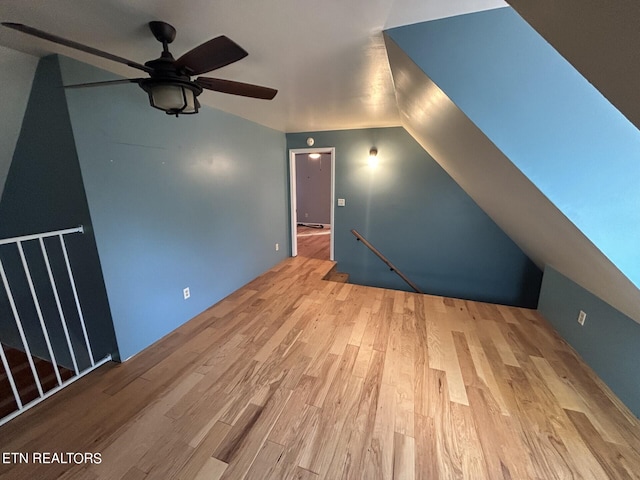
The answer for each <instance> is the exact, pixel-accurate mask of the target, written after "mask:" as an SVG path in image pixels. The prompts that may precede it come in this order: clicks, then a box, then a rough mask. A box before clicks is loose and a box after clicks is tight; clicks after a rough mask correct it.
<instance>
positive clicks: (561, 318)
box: [538, 266, 640, 416]
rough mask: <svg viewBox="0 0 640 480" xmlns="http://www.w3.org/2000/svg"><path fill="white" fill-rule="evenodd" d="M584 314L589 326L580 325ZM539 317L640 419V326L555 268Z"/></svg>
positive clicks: (547, 277) (549, 271) (547, 274)
mask: <svg viewBox="0 0 640 480" xmlns="http://www.w3.org/2000/svg"><path fill="white" fill-rule="evenodd" d="M581 310H582V311H583V312H585V313H586V314H587V317H586V320H585V322H584V326H581V325H580V324H579V323H578V321H577V319H578V314H579V313H580V311H581ZM538 311H539V312H540V313H541V314H542V315H543V316H544V317H545V318H546V319H547V320H548V321H549V323H551V325H553V327H554V328H555V329H556V330H557V331H558V332H559V333H560V335H562V337H563V338H564V339H565V340H566V341H567V342H568V343H569V344H570V345H571V346H572V347H573V348H574V349H575V350H576V351H577V352H578V353H579V354H580V356H582V358H583V359H584V360H585V362H586V363H587V364H588V365H589V366H590V367H591V368H593V370H595V372H596V373H597V374H598V375H599V376H600V377H601V378H602V379H603V380H604V381H605V382H606V383H607V385H609V387H610V388H611V389H612V390H613V391H614V392H615V393H616V395H618V397H619V398H620V399H621V400H622V401H623V402H624V403H625V404H626V405H627V406H628V407H629V408H630V409H631V411H632V412H633V413H634V414H635V415H636V416H640V373H639V372H638V353H637V352H638V345H640V325H639V324H638V323H636V322H635V321H634V320H632V319H631V318H629V317H627V316H626V315H624V314H622V313H621V312H620V311H618V310H616V309H615V308H613V307H612V306H611V305H609V304H607V303H606V302H604V301H603V300H601V299H600V298H598V297H597V296H595V295H593V294H592V293H590V292H589V291H587V290H586V289H584V288H582V287H581V286H580V285H578V284H576V283H575V282H573V281H572V280H570V279H569V278H567V277H565V276H564V275H562V274H561V273H559V272H558V271H556V270H555V269H554V268H553V267H551V266H547V267H546V268H545V270H544V276H543V279H542V288H541V291H540V300H539V303H538Z"/></svg>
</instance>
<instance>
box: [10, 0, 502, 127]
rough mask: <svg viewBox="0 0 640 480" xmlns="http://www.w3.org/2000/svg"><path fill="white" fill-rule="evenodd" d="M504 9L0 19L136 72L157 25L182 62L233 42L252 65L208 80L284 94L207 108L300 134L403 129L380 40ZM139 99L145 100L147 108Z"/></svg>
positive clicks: (168, 12)
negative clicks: (215, 41)
mask: <svg viewBox="0 0 640 480" xmlns="http://www.w3.org/2000/svg"><path fill="white" fill-rule="evenodd" d="M503 6H506V3H504V1H503V0H447V1H443V0H349V1H338V0H333V1H327V2H320V1H317V0H275V1H269V2H265V1H260V0H219V1H211V0H191V1H189V2H178V1H176V0H136V1H135V2H131V1H128V0H47V1H46V2H43V1H42V0H2V2H0V20H1V21H9V22H19V23H24V24H27V25H29V26H32V27H35V28H38V29H40V30H44V31H47V32H49V33H53V34H55V35H59V36H62V37H65V38H68V39H70V40H74V41H77V42H81V43H84V44H86V45H89V46H92V47H95V48H98V49H100V50H104V51H108V52H110V53H113V54H116V55H119V56H122V57H125V58H129V59H131V60H134V61H136V62H139V63H144V62H145V61H147V60H151V59H153V58H157V57H158V56H159V54H160V51H161V46H160V44H159V43H158V42H157V41H156V40H155V39H154V38H153V36H152V35H151V33H150V32H149V30H148V29H147V26H146V24H147V22H149V21H150V20H163V21H166V22H169V23H171V24H172V25H173V26H174V27H176V29H177V31H178V35H177V37H176V40H175V42H174V43H173V44H172V45H171V47H170V49H171V51H172V53H173V54H174V56H175V57H176V58H177V57H178V56H180V55H182V54H183V53H184V52H186V51H187V50H189V49H191V48H193V47H195V46H197V45H199V44H200V43H202V42H204V41H206V40H209V39H210V38H213V37H216V36H218V35H221V34H224V35H227V36H228V37H230V38H231V39H233V40H234V41H235V42H237V43H238V44H240V45H241V46H242V47H243V48H245V50H247V51H248V52H249V56H248V57H247V58H245V59H243V60H242V61H240V62H237V63H235V64H233V65H229V66H227V67H224V68H222V69H220V70H217V71H215V72H212V73H211V74H208V75H210V76H214V77H220V78H229V79H233V80H238V81H243V82H249V83H256V84H260V85H265V86H269V87H273V88H277V89H278V90H279V93H278V95H277V96H276V98H275V99H274V100H273V101H271V102H268V101H263V100H255V99H246V98H241V97H236V96H231V95H224V94H220V93H215V92H205V93H203V94H202V95H201V97H200V100H201V102H202V103H203V104H206V105H209V106H212V107H215V108H219V109H221V110H224V111H227V112H230V113H234V114H236V115H239V116H241V117H244V118H247V119H249V120H253V121H255V122H258V123H261V124H263V125H267V126H269V127H271V128H274V129H277V130H280V131H284V132H300V131H313V130H334V129H336V130H337V129H347V128H364V127H383V126H397V125H400V123H401V122H400V117H399V114H398V109H397V106H396V98H395V94H394V90H393V83H392V79H391V73H390V70H389V63H388V60H387V54H386V50H385V46H384V41H383V38H382V33H381V32H382V31H383V30H384V29H387V28H392V27H395V26H399V25H406V24H412V23H418V22H422V21H426V20H432V19H436V18H444V17H449V16H454V15H459V14H463V13H469V12H473V11H480V10H488V9H492V8H498V7H503ZM0 45H4V46H7V47H9V48H12V49H15V50H19V51H23V52H25V53H29V54H32V55H36V56H43V55H46V54H50V53H61V54H64V55H66V56H69V57H72V58H76V59H78V60H81V61H84V62H86V63H91V64H93V65H96V66H98V67H101V68H104V69H105V70H109V71H111V72H114V73H117V74H119V75H122V76H128V77H137V76H138V74H139V73H140V72H139V71H137V70H134V69H131V68H129V67H126V66H124V65H120V64H116V63H113V62H110V61H108V60H103V59H101V58H98V57H93V56H91V55H88V54H83V53H81V52H77V51H75V50H72V49H69V48H65V47H61V46H58V45H54V44H51V43H50V42H46V41H44V40H39V39H35V38H31V37H29V36H27V35H24V34H22V33H19V32H15V31H13V30H9V29H6V28H0ZM103 88H109V87H103ZM127 88H137V87H136V86H135V85H131V86H130V87H127ZM140 93H141V95H140V99H141V100H140V101H146V97H145V96H144V93H143V92H140Z"/></svg>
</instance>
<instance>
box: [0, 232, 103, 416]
mask: <svg viewBox="0 0 640 480" xmlns="http://www.w3.org/2000/svg"><path fill="white" fill-rule="evenodd" d="M71 233H84V229H83V227H82V226H80V227H76V228H68V229H65V230H56V231H53V232H45V233H37V234H32V235H23V236H20V237H14V238H5V239H1V240H0V246H1V245H15V246H16V247H17V249H18V253H19V254H20V259H21V261H22V268H23V270H24V274H25V276H26V279H27V283H28V285H29V289H30V291H31V297H32V300H33V304H34V306H35V309H36V313H37V314H38V318H39V320H40V327H41V329H42V334H43V335H44V339H45V342H46V344H47V348H48V350H49V356H50V359H51V363H52V366H53V368H54V371H55V374H56V377H57V380H58V385H57V386H55V387H53V388H50V389H48V390H47V391H46V392H45V391H43V387H42V382H41V380H40V377H39V375H38V370H37V369H36V365H35V362H34V358H35V357H34V356H33V355H32V353H31V348H30V347H29V342H28V340H27V336H26V335H25V331H24V328H23V325H22V321H21V319H20V314H19V313H18V308H17V306H16V303H15V299H14V296H13V292H12V291H11V287H10V285H9V278H8V277H7V274H6V272H5V269H4V265H3V263H2V259H1V258H0V277H2V283H3V285H4V288H5V291H6V293H7V298H8V300H9V304H10V306H11V311H12V312H13V318H14V320H15V322H16V327H17V329H18V333H19V334H20V340H21V341H22V349H23V350H24V353H25V354H26V356H27V360H28V362H29V366H30V367H31V373H32V374H33V378H34V380H35V384H36V387H37V389H38V393H39V396H38V397H37V398H35V399H34V400H31V401H29V402H27V403H23V402H22V398H21V397H20V391H19V389H18V387H19V383H20V382H18V383H16V378H15V377H14V375H13V373H12V372H11V366H10V365H9V361H8V359H7V355H6V354H5V350H4V348H3V346H2V344H0V360H1V361H2V366H3V367H4V369H5V370H6V372H7V379H8V380H9V384H10V386H11V390H12V392H13V395H14V397H15V401H16V405H17V407H18V408H17V410H14V411H13V412H12V413H10V414H8V415H6V416H4V417H2V418H0V426H2V425H4V424H5V423H7V422H9V421H11V420H12V419H14V418H15V417H17V416H18V415H19V414H21V413H22V412H24V411H26V410H28V409H29V408H31V407H33V406H35V405H37V404H38V403H40V402H42V401H44V400H45V399H46V398H49V397H50V396H51V395H53V394H55V393H56V392H58V391H60V390H61V389H62V388H64V387H66V386H67V385H69V384H71V383H72V382H74V381H76V380H77V379H79V378H81V377H82V376H84V375H86V374H87V373H89V372H91V371H93V370H95V369H97V368H99V367H100V366H102V365H104V364H105V363H107V362H109V361H111V355H106V356H105V357H104V358H102V359H98V360H96V359H94V357H93V351H92V349H91V344H90V342H89V335H88V333H87V327H86V324H85V320H84V315H83V313H82V308H81V306H80V299H79V297H78V291H77V289H76V283H75V279H74V277H73V271H72V270H71V263H70V261H69V254H68V252H67V246H66V243H65V240H64V235H68V234H71ZM55 236H57V237H58V238H59V239H60V246H61V248H62V254H63V256H64V262H65V266H66V268H67V274H68V277H69V285H70V286H71V290H72V292H73V298H74V300H75V303H76V309H77V312H78V320H79V322H80V326H81V327H82V335H83V337H84V342H85V345H86V348H87V353H88V355H89V360H90V361H91V366H90V367H87V368H85V369H83V370H82V371H80V368H81V367H79V366H78V359H77V358H76V351H75V350H74V348H73V342H72V341H71V336H70V334H69V327H70V325H67V318H66V316H65V312H64V309H63V308H62V302H61V299H60V292H59V291H58V285H57V284H56V278H55V277H54V274H53V270H52V268H51V260H50V258H49V252H48V250H47V246H46V245H45V243H44V239H45V238H49V237H55ZM30 240H38V241H39V243H40V250H41V252H42V257H43V259H44V263H45V266H46V268H47V274H48V277H49V283H50V285H51V288H52V291H53V296H54V298H55V302H56V306H57V308H58V315H59V318H60V322H61V324H62V329H63V331H64V336H65V339H66V342H67V346H68V348H69V353H70V355H71V360H72V362H73V367H74V369H75V375H73V376H72V377H71V378H68V379H66V380H65V381H62V378H61V372H60V369H61V368H62V367H58V362H57V361H56V357H55V353H54V351H53V347H52V344H51V339H50V338H49V331H48V330H47V327H46V323H45V320H47V321H48V320H49V316H48V315H47V318H45V317H44V314H48V311H45V312H43V311H42V309H41V307H40V302H39V300H38V296H37V293H36V290H35V285H34V278H33V277H32V273H31V270H30V269H29V264H28V262H27V258H26V256H25V252H24V249H23V246H22V243H23V242H26V241H30ZM36 273H37V271H36ZM36 280H37V279H36ZM63 280H66V279H62V278H61V277H60V278H58V281H59V282H61V281H63ZM67 314H69V312H67ZM67 316H68V315H67ZM52 318H55V314H54V315H53V316H52ZM70 320H71V319H70ZM73 321H75V319H73ZM56 332H57V331H55V330H52V333H56ZM76 347H79V345H76ZM18 349H19V348H18Z"/></svg>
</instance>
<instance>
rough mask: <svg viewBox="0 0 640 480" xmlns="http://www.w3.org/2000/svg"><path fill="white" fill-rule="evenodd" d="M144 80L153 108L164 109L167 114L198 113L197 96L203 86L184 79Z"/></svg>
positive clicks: (144, 87)
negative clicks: (183, 80)
mask: <svg viewBox="0 0 640 480" xmlns="http://www.w3.org/2000/svg"><path fill="white" fill-rule="evenodd" d="M151 80H152V81H143V82H141V83H140V86H141V87H142V89H143V90H144V91H145V92H147V94H148V95H149V103H150V104H151V106H152V107H153V108H157V109H158V110H162V111H163V112H165V113H166V114H167V115H175V116H176V117H177V116H178V115H180V114H182V115H191V114H195V113H198V108H199V107H200V102H198V99H197V98H196V97H197V96H198V95H200V94H201V93H202V88H200V87H199V86H198V85H195V84H193V83H191V82H182V81H162V80H156V81H153V79H151Z"/></svg>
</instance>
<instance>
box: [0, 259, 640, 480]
mask: <svg viewBox="0 0 640 480" xmlns="http://www.w3.org/2000/svg"><path fill="white" fill-rule="evenodd" d="M332 265H333V264H332V263H331V262H326V261H319V260H315V259H308V258H302V257H297V258H293V259H288V260H286V261H284V262H283V263H281V264H279V265H277V266H276V267H275V268H274V269H272V270H270V271H269V272H267V273H265V274H264V275H262V276H261V277H259V278H257V279H256V280H254V281H253V282H251V283H249V284H248V285H246V286H245V287H243V288H242V289H240V290H238V291H237V292H235V293H233V294H232V295H231V296H229V297H228V298H227V299H225V300H223V301H222V302H220V303H218V304H217V305H215V306H214V307H212V308H210V309H209V310H207V311H206V312H204V313H202V314H201V315H199V316H198V317H196V318H195V319H194V320H192V321H191V322H189V323H187V324H186V325H184V326H182V327H181V328H180V329H178V330H177V331H175V332H173V333H172V334H170V335H169V336H167V337H166V338H164V339H162V340H161V341H159V342H158V343H156V344H155V345H153V346H152V347H150V348H149V349H147V350H145V351H144V352H142V353H140V354H138V355H137V356H135V357H134V358H132V359H131V360H129V361H128V362H126V363H125V364H122V365H109V366H105V367H102V368H101V369H99V370H98V371H96V372H95V373H93V374H92V375H90V376H88V377H85V378H83V379H81V380H79V381H78V382H76V383H74V384H73V385H71V386H70V387H69V388H67V389H66V390H65V391H63V392H60V393H59V394H56V395H54V396H53V397H52V398H51V399H49V400H48V401H46V402H44V403H43V404H41V405H39V406H37V407H35V408H34V409H33V410H31V411H30V412H27V413H26V414H25V415H23V416H21V417H19V418H18V419H16V420H14V421H12V422H10V423H9V424H7V425H5V426H4V427H2V428H0V451H1V452H3V454H6V453H7V452H22V453H28V454H29V455H32V452H90V453H99V454H100V458H101V463H99V464H82V465H74V464H73V463H72V464H60V463H53V464H48V465H43V464H38V463H34V462H33V461H32V458H33V457H32V456H29V457H28V460H30V461H29V463H24V464H15V463H14V464H10V462H6V461H3V462H1V463H0V477H1V478H10V479H12V480H13V479H23V478H24V479H35V478H37V479H48V478H62V479H97V478H100V479H163V480H166V479H174V478H183V479H194V478H195V479H204V478H207V479H220V478H221V479H233V480H240V479H278V480H280V479H294V478H295V479H305V480H309V479H331V480H334V479H341V478H344V479H367V480H368V479H377V478H380V479H391V478H395V479H403V480H405V479H406V480H413V479H416V480H419V479H425V480H426V479H430V480H431V479H439V478H442V479H449V478H462V479H473V480H475V479H483V478H490V479H514V480H515V479H518V480H519V479H530V478H531V479H542V480H548V479H567V478H590V479H607V478H638V477H639V475H640V425H639V422H638V420H637V419H636V418H635V417H634V416H633V415H632V414H631V413H629V411H628V410H627V409H626V408H625V407H624V406H623V405H622V404H621V403H620V402H619V400H618V399H617V398H616V397H615V396H614V395H613V394H612V393H611V392H610V391H609V390H608V388H607V387H606V386H604V385H603V383H602V382H601V381H600V380H599V379H598V378H597V377H596V376H595V375H594V373H593V372H592V371H591V370H590V369H589V368H588V367H587V366H585V364H584V363H583V362H582V361H581V360H580V359H579V358H578V357H577V356H576V354H575V353H574V352H573V351H572V350H571V349H570V348H569V347H568V346H567V345H566V344H565V343H564V342H563V341H562V340H561V339H560V338H559V337H558V335H557V334H556V333H555V332H554V331H553V330H552V329H551V328H550V327H549V326H548V325H547V323H546V322H545V321H544V320H543V319H542V318H540V317H539V316H538V315H537V314H536V313H535V312H534V311H530V310H524V309H518V308H513V307H502V306H495V305H489V304H482V303H474V302H468V301H462V300H453V299H447V298H441V297H434V296H427V295H418V294H413V293H405V292H396V291H390V290H382V289H376V288H371V287H363V286H358V285H351V284H345V283H335V282H327V281H323V280H321V278H322V277H323V276H324V275H325V274H326V273H327V271H328V270H329V269H330V268H331V267H332ZM3 460H6V457H4V456H3Z"/></svg>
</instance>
